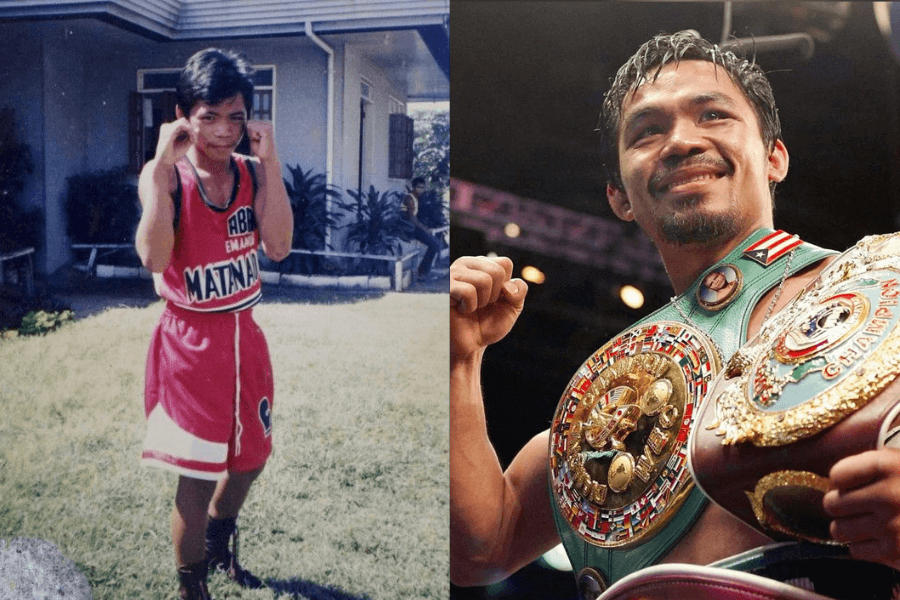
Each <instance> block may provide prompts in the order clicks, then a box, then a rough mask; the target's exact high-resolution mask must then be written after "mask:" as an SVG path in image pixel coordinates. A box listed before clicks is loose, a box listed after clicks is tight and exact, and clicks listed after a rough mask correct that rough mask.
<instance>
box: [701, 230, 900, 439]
mask: <svg viewBox="0 0 900 600" xmlns="http://www.w3.org/2000/svg"><path fill="white" fill-rule="evenodd" d="M898 250H900V238H898V237H897V236H878V237H872V238H866V239H865V240H863V241H862V242H860V244H858V245H857V246H855V247H854V248H852V249H851V250H848V251H847V252H846V253H844V254H843V255H841V257H840V258H839V259H837V260H836V261H835V262H834V263H833V264H831V265H829V267H828V268H827V269H826V270H825V271H823V273H822V274H821V275H820V277H819V278H818V280H817V281H816V282H815V283H814V285H813V286H812V287H810V289H808V290H807V291H806V292H805V293H804V294H803V295H801V296H800V297H798V298H796V299H795V300H793V301H792V303H791V304H790V305H789V306H788V307H787V308H785V309H784V310H783V311H781V312H780V313H779V314H777V315H776V316H775V317H773V318H772V319H771V320H770V321H769V322H768V323H766V324H765V325H764V326H763V328H762V329H761V331H760V333H759V335H757V336H756V337H755V338H754V339H753V340H751V341H750V342H748V343H747V344H746V345H744V346H743V347H742V348H741V349H740V350H739V351H738V352H737V353H736V354H735V356H734V357H733V358H732V359H731V360H730V361H729V364H728V367H727V368H726V369H725V372H724V374H723V376H722V377H721V378H720V379H719V380H718V381H716V382H714V385H713V390H712V391H711V401H712V402H714V406H715V415H716V420H715V422H714V423H712V424H711V425H709V426H708V429H710V430H716V434H717V435H719V436H721V437H722V443H723V444H726V445H734V444H740V443H743V442H751V443H753V444H755V445H757V446H781V445H785V444H790V443H793V442H796V441H798V440H801V439H805V438H808V437H810V436H812V435H814V434H816V433H819V432H821V431H824V430H825V429H827V428H829V427H831V426H833V425H834V424H836V423H838V422H840V421H841V420H842V419H844V418H845V417H847V416H848V415H849V414H851V413H853V412H855V411H856V410H859V409H860V408H861V407H863V406H865V405H866V404H867V403H868V402H869V401H870V400H871V399H872V398H874V397H875V396H877V395H878V394H879V393H880V392H881V391H882V390H883V389H884V388H885V387H886V386H887V385H888V384H889V383H890V382H891V381H893V380H894V378H895V377H896V376H897V375H898V374H900V328H898V323H900V254H898V252H897V251H898Z"/></svg>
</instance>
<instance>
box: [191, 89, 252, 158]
mask: <svg viewBox="0 0 900 600" xmlns="http://www.w3.org/2000/svg"><path fill="white" fill-rule="evenodd" d="M189 120H190V122H191V126H192V127H193V128H194V131H195V132H196V133H197V137H196V145H197V149H198V150H199V151H201V152H203V153H204V154H206V155H207V156H208V157H209V158H211V159H213V160H227V159H228V158H229V157H230V156H231V153H232V152H234V149H235V148H237V145H238V143H239V142H240V141H241V138H242V137H243V136H244V127H245V125H246V122H247V109H246V107H245V106H244V97H243V96H241V95H240V94H237V95H235V96H233V97H232V98H229V99H228V100H224V101H223V102H220V103H219V104H216V105H212V106H211V105H209V104H206V103H205V102H203V101H198V102H197V103H195V104H194V106H193V107H192V108H191V114H190V119H189Z"/></svg>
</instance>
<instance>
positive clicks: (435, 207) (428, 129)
mask: <svg viewBox="0 0 900 600" xmlns="http://www.w3.org/2000/svg"><path fill="white" fill-rule="evenodd" d="M410 116H412V117H413V119H414V120H415V140H414V141H413V152H414V153H415V161H414V163H413V177H423V178H424V179H425V181H426V182H427V185H428V191H427V192H425V194H423V196H422V198H420V199H419V219H420V220H421V221H422V222H423V223H425V225H427V226H428V227H442V226H444V225H446V224H447V223H448V220H447V212H448V210H449V207H448V206H447V204H446V202H445V201H444V195H445V192H446V191H447V189H448V188H449V187H450V111H449V109H434V108H426V109H421V110H413V111H411V113H410Z"/></svg>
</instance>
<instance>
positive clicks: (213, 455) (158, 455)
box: [141, 403, 228, 481]
mask: <svg viewBox="0 0 900 600" xmlns="http://www.w3.org/2000/svg"><path fill="white" fill-rule="evenodd" d="M198 462H205V463H209V464H210V466H213V467H214V466H215V465H222V467H221V469H218V470H215V469H213V470H198V469H194V468H191V467H189V466H188V465H189V464H192V463H198ZM185 463H187V464H185ZM141 465H143V466H153V467H161V468H163V469H166V470H169V471H174V472H176V473H179V474H181V475H187V476H188V477H194V478H197V479H208V480H213V481H215V480H218V479H222V478H223V477H225V476H226V475H227V474H228V444H227V443H216V442H210V441H208V440H204V439H202V438H199V437H197V436H195V435H193V434H192V433H190V432H188V431H185V430H184V429H182V428H181V427H179V426H178V423H176V422H175V421H173V420H172V418H171V417H170V416H169V415H168V414H166V411H165V409H164V408H163V406H162V403H159V404H157V405H156V406H155V407H154V408H153V410H152V411H151V412H150V416H148V417H147V436H146V437H145V439H144V454H143V456H142V457H141Z"/></svg>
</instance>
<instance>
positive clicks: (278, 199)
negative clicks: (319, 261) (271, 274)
mask: <svg viewBox="0 0 900 600" xmlns="http://www.w3.org/2000/svg"><path fill="white" fill-rule="evenodd" d="M247 135H248V136H249V137H250V148H251V149H252V151H253V154H254V157H255V162H256V165H257V176H258V179H257V180H258V183H259V189H258V190H257V193H256V199H255V201H254V212H255V213H256V221H257V223H258V225H259V237H260V241H261V243H262V248H263V252H265V253H266V256H268V257H269V258H270V259H272V260H274V261H276V262H277V261H280V260H283V259H284V258H286V257H287V256H288V255H289V254H290V253H291V243H292V240H293V236H294V216H293V212H292V211H291V202H290V200H289V199H288V195H287V189H285V187H284V180H283V179H282V178H281V163H280V162H279V161H278V153H277V151H276V149H275V138H274V134H273V130H272V124H271V123H268V122H263V121H249V122H248V123H247Z"/></svg>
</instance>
